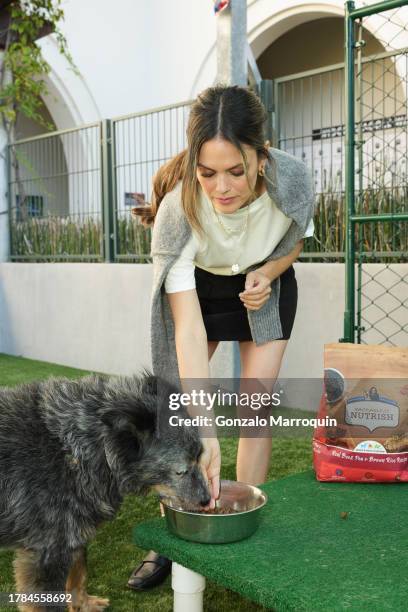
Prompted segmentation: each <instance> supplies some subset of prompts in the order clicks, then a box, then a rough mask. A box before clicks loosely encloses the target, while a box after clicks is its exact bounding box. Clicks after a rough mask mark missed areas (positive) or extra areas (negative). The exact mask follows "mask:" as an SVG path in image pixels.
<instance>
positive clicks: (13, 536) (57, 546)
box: [0, 369, 210, 612]
mask: <svg viewBox="0 0 408 612" xmlns="http://www.w3.org/2000/svg"><path fill="white" fill-rule="evenodd" d="M175 390H176V389H175V388H174V387H173V386H172V385H170V384H169V383H168V382H167V381H165V380H163V379H159V378H157V377H155V376H153V374H151V373H150V372H149V371H148V370H146V369H143V370H142V372H141V374H138V375H134V376H130V377H124V376H121V377H113V376H108V375H104V374H91V375H88V376H85V377H83V378H79V379H76V380H71V379H68V378H61V377H51V378H49V379H48V380H46V381H42V382H40V381H38V382H32V383H25V384H21V385H19V386H17V387H3V388H0V547H6V548H13V549H16V556H15V559H14V562H13V565H14V575H15V583H16V587H17V592H23V593H49V592H54V593H55V592H61V593H62V592H65V593H72V598H73V602H71V603H70V604H67V606H68V610H69V611H70V612H74V611H75V612H76V611H81V612H96V611H100V610H104V609H105V607H106V606H108V605H109V600H107V599H104V598H100V597H96V596H95V597H93V596H90V595H88V594H87V592H86V544H87V542H88V541H89V540H90V539H91V538H92V537H93V536H94V535H95V531H96V529H97V527H98V525H100V524H101V523H102V522H103V521H107V520H111V519H113V518H114V516H115V514H116V512H117V510H118V509H119V506H120V504H121V502H122V500H123V498H124V496H125V495H127V494H129V493H132V494H137V495H144V494H146V493H147V492H148V491H149V490H151V489H154V490H156V491H157V492H158V493H159V494H161V495H166V496H169V495H171V496H173V497H175V498H178V499H179V500H180V499H181V500H183V501H184V502H185V503H186V504H189V505H190V504H192V505H193V506H194V507H197V508H199V507H200V506H206V505H207V504H208V503H209V501H210V492H209V489H208V483H207V480H206V478H205V476H204V474H203V471H202V469H201V467H200V465H199V460H200V457H201V454H202V452H203V446H202V443H201V440H200V436H199V433H198V430H197V429H196V428H194V427H185V426H184V425H183V424H182V422H181V421H180V425H177V426H174V425H170V424H169V418H168V415H169V413H168V411H167V409H166V408H167V407H168V404H167V406H166V405H165V404H166V398H167V400H168V397H169V394H170V393H172V392H174V391H175ZM178 415H179V417H185V416H188V415H187V412H186V410H185V408H183V407H180V409H179V410H178ZM172 416H174V413H172ZM172 422H173V419H172ZM19 609H20V610H24V611H25V612H29V611H31V610H36V611H37V612H38V610H44V612H45V611H46V612H52V611H55V612H57V611H59V612H61V609H63V608H61V606H60V605H59V606H52V605H51V606H50V605H47V606H42V607H41V604H39V605H35V603H29V605H28V606H27V605H24V606H22V607H20V608H19Z"/></svg>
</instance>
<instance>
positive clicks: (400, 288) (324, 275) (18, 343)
mask: <svg viewBox="0 0 408 612" xmlns="http://www.w3.org/2000/svg"><path fill="white" fill-rule="evenodd" d="M294 267H295V272H296V277H297V282H298V291H299V298H298V309H297V314H296V319H295V324H294V327H293V330H292V336H291V339H290V341H289V343H288V346H287V349H286V352H285V355H284V358H283V362H282V367H281V372H280V376H279V381H280V383H282V384H281V388H282V389H283V390H284V393H285V394H284V396H282V397H283V398H284V400H285V405H291V406H294V407H303V408H305V409H308V410H315V409H316V407H317V405H318V402H319V397H320V394H321V384H322V375H323V367H324V366H323V364H324V345H325V344H327V343H331V342H338V340H339V338H341V337H342V335H343V312H344V266H343V264H318V263H314V264H308V263H295V264H294ZM364 274H365V277H364V283H365V289H364V294H365V296H366V297H365V298H364V300H365V302H364V300H363V305H367V304H368V302H367V300H371V299H373V300H376V303H377V304H378V305H380V306H381V307H382V308H383V309H384V311H385V312H388V313H390V318H389V317H383V316H379V314H380V315H381V313H378V312H375V310H374V311H371V312H370V310H367V311H365V315H366V318H368V319H370V317H371V321H372V322H374V321H377V320H378V319H379V318H382V319H383V320H382V322H381V323H379V324H378V326H377V327H378V329H381V330H382V331H383V332H384V333H386V334H389V335H391V334H392V333H393V332H394V331H395V328H396V324H395V322H393V320H394V321H397V322H398V323H399V324H400V325H401V326H402V327H403V326H405V330H404V331H403V332H400V335H396V336H394V338H393V339H394V340H395V343H396V344H397V345H398V346H407V345H408V308H406V307H404V304H405V305H406V304H408V284H407V283H406V282H401V283H398V284H397V280H398V278H400V279H404V278H406V276H407V274H408V264H393V265H392V266H391V267H390V269H388V270H386V269H384V266H382V265H381V264H368V265H366V266H365V273H364ZM370 276H373V277H374V278H375V279H376V281H373V282H372V283H371V284H368V280H369V278H370ZM378 281H380V282H381V283H382V285H383V288H381V287H380V285H379V282H378ZM151 283H152V265H151V264H86V263H78V264H75V263H74V264H71V263H49V264H47V263H44V264H42V263H38V264H25V263H0V353H7V354H10V355H17V356H22V357H27V358H31V359H38V360H41V361H47V362H53V363H58V364H62V365H67V366H71V367H75V368H81V369H87V370H93V371H98V372H106V373H109V374H124V375H131V374H133V373H136V372H138V371H140V369H141V368H143V367H147V368H151V367H152V363H151V353H150V294H151ZM387 287H388V289H389V291H388V292H386V291H385V288H387ZM398 302H399V303H400V304H402V306H401V307H400V308H396V307H397V306H398ZM371 308H372V307H371ZM363 322H364V323H366V322H365V321H363ZM367 327H368V326H367ZM383 340H384V337H381V336H379V335H378V332H375V331H371V332H369V334H368V335H367V338H366V340H365V341H366V342H367V343H372V344H379V343H381V342H382V341H383ZM233 344H234V343H232V342H223V343H220V345H219V347H218V348H217V350H216V352H215V354H214V356H213V359H212V360H211V363H210V374H211V376H212V377H215V378H217V379H220V378H221V379H226V378H234V377H235V379H236V383H237V377H238V375H239V369H237V366H238V368H239V362H238V363H237V355H235V363H234V354H233ZM292 379H296V381H295V380H292ZM231 382H232V381H231ZM218 384H219V383H218ZM228 385H229V383H228V381H227V386H228Z"/></svg>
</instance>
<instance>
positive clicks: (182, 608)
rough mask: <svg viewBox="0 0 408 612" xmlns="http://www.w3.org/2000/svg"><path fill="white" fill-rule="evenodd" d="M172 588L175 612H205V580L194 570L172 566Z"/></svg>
mask: <svg viewBox="0 0 408 612" xmlns="http://www.w3.org/2000/svg"><path fill="white" fill-rule="evenodd" d="M171 565H172V567H171V586H172V588H173V591H174V606H173V611H174V612H203V593H204V589H205V578H204V576H201V575H200V574H197V573H196V572H193V571H192V570H189V569H187V568H186V567H183V566H182V565H179V564H178V563H175V562H174V561H173V563H172V564H171Z"/></svg>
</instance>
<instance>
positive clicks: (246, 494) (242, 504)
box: [161, 480, 268, 544]
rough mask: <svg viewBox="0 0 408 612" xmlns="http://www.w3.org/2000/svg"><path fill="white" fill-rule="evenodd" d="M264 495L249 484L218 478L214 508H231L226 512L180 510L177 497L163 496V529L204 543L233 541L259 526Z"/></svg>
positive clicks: (246, 536) (180, 536)
mask: <svg viewBox="0 0 408 612" xmlns="http://www.w3.org/2000/svg"><path fill="white" fill-rule="evenodd" d="M267 500H268V498H267V496H266V494H265V493H264V492H263V491H261V489H258V488H257V487H253V486H251V485H248V484H245V483H243V482H235V481H233V480H221V486H220V497H219V498H218V499H217V500H216V507H217V508H232V509H233V510H234V512H233V513H230V514H209V513H206V512H194V511H190V510H189V511H186V510H183V506H182V505H180V504H179V500H176V499H174V498H169V497H164V498H162V499H161V502H162V504H163V506H164V512H165V516H166V522H167V528H168V529H169V531H170V532H171V533H173V534H174V535H176V536H178V537H179V538H183V539H184V540H190V541H191V542H202V543H204V544H225V543H227V542H237V541H238V540H243V539H245V538H248V537H249V536H250V535H252V534H253V533H254V532H255V531H256V529H257V528H258V526H259V521H260V515H261V509H262V507H263V506H264V505H265V504H266V502H267Z"/></svg>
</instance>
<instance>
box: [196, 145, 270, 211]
mask: <svg viewBox="0 0 408 612" xmlns="http://www.w3.org/2000/svg"><path fill="white" fill-rule="evenodd" d="M242 146H243V148H244V150H245V153H246V155H247V160H248V178H249V183H250V186H251V187H252V189H255V186H256V182H257V178H258V171H259V169H260V168H261V167H262V166H263V165H264V163H265V162H264V160H262V161H260V160H258V156H257V154H256V151H255V149H253V148H252V147H250V146H248V145H245V144H243V145H242ZM197 180H198V182H199V183H200V185H201V187H202V189H203V191H204V192H205V194H206V195H207V197H209V198H210V200H211V201H212V203H213V205H214V208H215V209H216V210H217V211H219V212H222V213H233V212H235V211H236V210H238V208H241V206H243V205H244V204H246V203H247V202H248V201H249V200H250V198H251V191H250V188H249V185H248V181H247V178H246V176H245V172H244V165H243V163H242V159H241V154H240V152H239V150H238V149H237V148H236V147H235V146H234V145H233V144H232V143H231V142H229V141H228V140H223V139H220V138H213V139H212V140H207V142H205V143H204V144H203V145H202V147H201V150H200V154H199V158H198V164H197Z"/></svg>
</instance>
